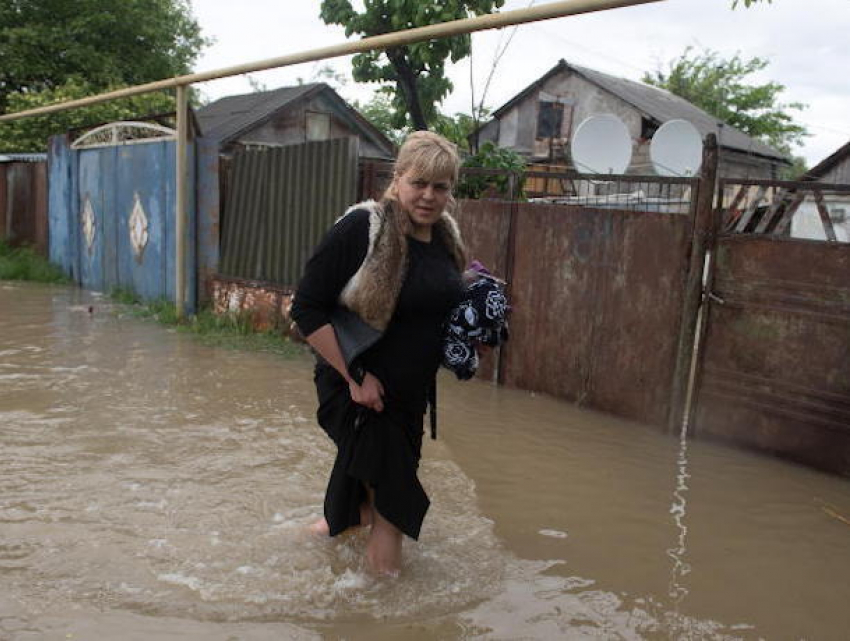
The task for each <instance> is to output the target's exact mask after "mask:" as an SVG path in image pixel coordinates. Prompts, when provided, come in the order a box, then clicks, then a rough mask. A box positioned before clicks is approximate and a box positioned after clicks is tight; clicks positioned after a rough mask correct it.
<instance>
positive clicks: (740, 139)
mask: <svg viewBox="0 0 850 641" xmlns="http://www.w3.org/2000/svg"><path fill="white" fill-rule="evenodd" d="M565 71H573V72H574V73H577V74H578V75H580V76H583V77H584V78H586V79H587V80H588V81H590V82H592V83H593V84H595V85H597V86H599V87H601V88H602V89H604V90H605V91H607V92H609V93H611V94H613V95H615V96H617V97H618V98H620V99H621V100H623V101H624V102H627V103H629V104H630V105H632V106H633V107H634V108H635V109H637V110H638V111H640V112H642V113H643V114H644V115H646V116H649V117H650V118H653V119H654V120H656V121H658V122H659V123H662V124H663V123H665V122H667V121H668V120H674V119H682V120H687V121H689V122H690V123H691V124H693V125H694V126H695V127H696V128H697V130H698V131H699V132H700V134H701V135H702V136H703V137H705V136H706V135H708V134H710V133H713V134H717V133H718V131H719V132H720V135H719V136H718V142H719V144H720V146H721V147H726V148H729V149H734V150H736V151H741V152H744V153H751V154H757V155H759V156H766V157H768V158H776V159H777V160H783V161H786V162H787V160H788V159H787V156H786V155H785V154H783V153H782V152H780V151H778V150H776V149H774V148H773V147H770V146H769V145H766V144H764V143H763V142H761V141H759V140H757V139H755V138H752V137H751V136H748V135H747V134H745V133H744V132H743V131H740V130H739V129H736V128H735V127H733V126H731V125H729V124H726V123H724V122H723V121H722V120H719V119H718V118H715V117H714V116H712V115H710V114H708V113H706V112H705V111H703V110H702V109H700V108H699V107H697V106H696V105H693V104H691V103H690V102H688V101H687V100H685V99H684V98H680V97H679V96H676V95H674V94H672V93H670V92H669V91H666V90H664V89H660V88H658V87H653V86H650V85H646V84H643V83H642V82H636V81H634V80H626V79H625V78H618V77H616V76H611V75H608V74H606V73H602V72H601V71H596V70H595V69H588V68H587V67H579V66H578V65H574V64H570V63H567V62H566V61H565V60H560V61H558V64H557V65H555V66H554V67H553V68H552V69H550V70H549V71H548V72H547V73H546V74H545V75H543V76H542V77H541V78H539V79H538V80H536V81H535V82H534V83H532V84H531V85H529V86H528V87H526V88H525V89H524V90H523V91H522V92H520V93H519V94H517V95H516V96H514V97H513V98H511V100H509V101H508V102H507V103H505V104H504V105H503V106H501V107H499V108H498V109H497V110H496V111H495V112H493V115H494V116H495V117H497V118H498V117H499V116H501V115H502V114H503V113H505V112H506V111H508V110H509V109H510V108H511V107H513V106H514V105H515V104H516V103H518V102H519V101H520V100H522V99H523V98H525V97H526V96H527V95H528V94H529V93H530V92H531V91H533V90H534V89H536V88H537V87H539V86H540V85H542V84H543V83H544V82H546V81H547V80H548V79H549V78H551V77H552V76H553V75H555V74H557V73H561V72H565Z"/></svg>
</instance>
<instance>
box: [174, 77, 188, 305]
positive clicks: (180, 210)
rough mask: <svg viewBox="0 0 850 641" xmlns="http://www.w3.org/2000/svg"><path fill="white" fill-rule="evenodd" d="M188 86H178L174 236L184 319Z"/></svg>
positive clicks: (177, 299) (176, 297)
mask: <svg viewBox="0 0 850 641" xmlns="http://www.w3.org/2000/svg"><path fill="white" fill-rule="evenodd" d="M188 93H189V90H188V87H186V86H185V85H178V87H177V145H176V148H177V163H176V168H177V169H176V171H177V177H176V178H177V180H176V182H177V189H176V190H175V191H176V199H177V203H176V207H175V211H174V214H175V217H176V229H175V232H174V233H175V238H174V247H175V260H174V262H175V271H176V272H177V282H176V283H175V287H174V305H175V307H176V308H177V318H178V319H182V318H183V316H184V314H185V306H186V264H185V261H186V194H187V190H186V169H187V167H188V162H187V157H186V156H187V140H186V139H187V134H188V131H189V128H188V122H187V115H188V104H189V103H188Z"/></svg>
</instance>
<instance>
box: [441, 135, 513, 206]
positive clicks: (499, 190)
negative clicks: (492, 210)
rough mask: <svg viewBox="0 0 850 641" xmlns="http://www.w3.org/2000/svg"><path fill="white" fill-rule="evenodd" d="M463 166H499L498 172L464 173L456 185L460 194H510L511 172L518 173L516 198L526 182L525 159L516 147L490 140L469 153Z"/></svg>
mask: <svg viewBox="0 0 850 641" xmlns="http://www.w3.org/2000/svg"><path fill="white" fill-rule="evenodd" d="M463 166H464V167H471V168H482V169H498V170H500V171H499V173H498V174H496V175H486V174H484V175H481V174H480V175H476V174H473V173H468V174H466V175H462V177H461V179H460V182H459V183H458V186H457V195H458V197H459V198H481V197H484V196H488V195H498V196H502V197H509V196H510V195H511V194H510V175H511V174H514V175H515V176H516V177H517V184H516V186H515V189H516V190H517V193H516V194H514V195H513V196H514V198H517V197H519V196H521V194H522V183H523V182H524V172H525V159H524V158H523V157H522V156H521V155H519V154H518V153H516V152H515V151H513V150H512V149H506V148H504V147H499V146H497V145H495V144H494V143H492V142H490V141H487V142H485V143H484V144H483V145H481V148H480V149H479V150H478V153H476V154H473V155H472V156H469V157H468V158H467V159H466V160H465V161H464V162H463Z"/></svg>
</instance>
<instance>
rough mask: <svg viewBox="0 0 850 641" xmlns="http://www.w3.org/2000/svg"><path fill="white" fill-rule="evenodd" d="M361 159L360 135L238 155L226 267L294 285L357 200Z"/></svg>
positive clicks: (231, 182)
mask: <svg viewBox="0 0 850 641" xmlns="http://www.w3.org/2000/svg"><path fill="white" fill-rule="evenodd" d="M357 158H358V141H357V139H356V138H340V139H335V140H327V141H320V142H308V143H304V144H299V145H286V146H282V147H272V146H262V147H259V146H257V147H255V146H252V147H249V148H245V149H242V150H240V151H239V152H237V154H236V155H235V157H234V158H233V161H232V165H231V173H230V176H229V178H228V180H227V185H228V188H227V189H228V193H227V196H226V203H225V209H224V222H223V233H222V240H221V267H220V272H221V273H222V274H224V275H227V276H236V277H240V278H247V279H253V280H261V281H270V282H273V283H278V284H281V285H295V284H296V283H297V282H298V279H299V277H300V275H301V271H302V269H303V267H304V263H305V261H306V260H307V258H309V256H310V254H311V253H312V251H313V248H314V247H315V246H316V244H317V243H318V241H319V240H320V239H321V237H322V235H323V234H324V233H325V231H327V229H328V227H330V225H331V224H332V223H333V221H334V220H335V219H336V218H338V217H339V216H340V215H341V214H342V213H343V212H344V211H345V209H346V208H347V207H348V206H349V205H351V203H353V202H354V201H355V199H356V196H357V168H358V159H357Z"/></svg>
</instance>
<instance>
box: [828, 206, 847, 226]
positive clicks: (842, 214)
mask: <svg viewBox="0 0 850 641" xmlns="http://www.w3.org/2000/svg"><path fill="white" fill-rule="evenodd" d="M829 217H830V218H832V222H834V223H845V222H847V210H846V209H845V208H844V207H830V208H829Z"/></svg>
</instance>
